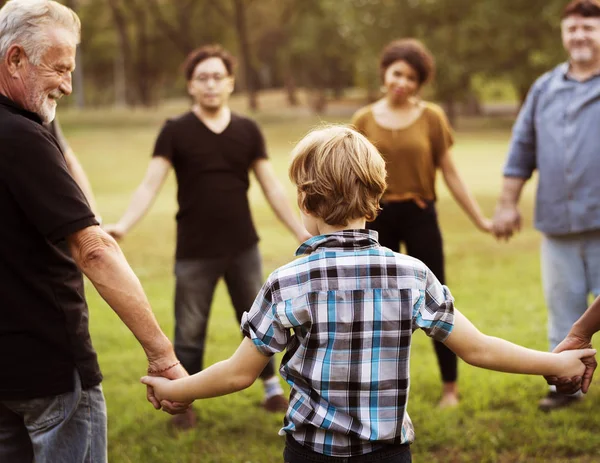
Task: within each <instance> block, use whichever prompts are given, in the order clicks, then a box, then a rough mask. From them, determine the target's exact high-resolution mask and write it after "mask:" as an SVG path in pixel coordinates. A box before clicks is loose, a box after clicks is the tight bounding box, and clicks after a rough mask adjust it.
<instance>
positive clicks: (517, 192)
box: [498, 177, 527, 207]
mask: <svg viewBox="0 0 600 463" xmlns="http://www.w3.org/2000/svg"><path fill="white" fill-rule="evenodd" d="M526 182H527V179H526V178H521V177H504V181H503V183H502V191H501V193H500V197H499V198H498V204H499V205H500V206H511V207H516V206H517V204H519V199H520V198H521V192H522V191H523V186H524V185H525V183H526Z"/></svg>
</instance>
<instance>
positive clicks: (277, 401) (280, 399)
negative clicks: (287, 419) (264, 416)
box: [260, 394, 289, 413]
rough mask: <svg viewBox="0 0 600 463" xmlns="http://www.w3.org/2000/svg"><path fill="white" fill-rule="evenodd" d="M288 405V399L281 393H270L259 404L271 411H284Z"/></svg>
mask: <svg viewBox="0 0 600 463" xmlns="http://www.w3.org/2000/svg"><path fill="white" fill-rule="evenodd" d="M288 405H289V402H288V400H287V399H286V398H285V397H284V396H283V395H282V394H277V395H272V396H271V397H269V398H268V399H265V400H263V402H262V403H261V404H260V406H261V407H262V408H264V409H265V410H266V411H268V412H271V413H276V412H286V411H287V409H288Z"/></svg>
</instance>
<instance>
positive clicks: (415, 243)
mask: <svg viewBox="0 0 600 463" xmlns="http://www.w3.org/2000/svg"><path fill="white" fill-rule="evenodd" d="M382 208H383V210H382V211H381V213H380V214H379V216H378V217H377V219H375V221H374V222H372V223H370V224H369V225H368V227H369V228H370V229H372V230H376V231H377V233H379V244H381V245H382V246H385V247H386V248H389V249H391V250H392V251H396V252H399V251H400V243H401V242H403V243H404V244H405V245H406V254H408V255H409V256H412V257H415V258H417V259H419V260H420V261H422V262H423V263H424V264H425V265H427V267H429V269H430V270H431V271H432V272H433V274H434V275H435V276H436V277H437V279H438V280H439V281H440V283H442V284H445V280H446V278H445V272H444V270H445V269H444V248H443V241H442V234H441V232H440V227H439V225H438V220H437V212H436V210H435V204H434V203H433V202H430V203H428V204H427V207H426V208H425V209H421V208H420V207H419V206H417V204H416V203H415V202H414V201H397V202H389V203H382ZM433 346H434V348H435V354H436V357H437V360H438V365H439V367H440V372H441V375H442V381H443V382H444V383H453V382H455V381H456V379H457V377H458V360H457V358H456V354H455V353H454V352H452V351H451V350H450V349H449V348H448V347H446V346H445V344H443V343H441V342H438V341H435V340H434V341H433Z"/></svg>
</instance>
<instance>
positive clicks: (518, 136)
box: [503, 76, 546, 179]
mask: <svg viewBox="0 0 600 463" xmlns="http://www.w3.org/2000/svg"><path fill="white" fill-rule="evenodd" d="M545 79H546V76H542V77H541V78H540V79H538V80H537V81H536V82H535V83H534V84H533V86H532V87H531V90H530V91H529V93H528V94H527V98H526V99H525V103H523V106H522V107H521V110H520V111H519V116H518V117H517V120H516V122H515V125H514V126H513V130H512V138H511V140H510V146H509V149H508V157H507V160H506V164H505V165H504V172H503V173H504V176H505V177H519V178H525V179H528V178H530V177H531V175H532V174H533V171H534V170H535V169H536V167H537V154H536V129H535V106H536V101H537V99H538V96H539V92H540V89H541V86H542V82H543V80H545Z"/></svg>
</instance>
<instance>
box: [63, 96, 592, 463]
mask: <svg viewBox="0 0 600 463" xmlns="http://www.w3.org/2000/svg"><path fill="white" fill-rule="evenodd" d="M276 106H277V105H276V104H275V105H273V107H276ZM183 109H185V105H181V104H175V105H172V106H168V107H161V108H158V109H156V110H155V111H146V112H126V111H121V112H119V111H98V112H94V111H88V112H84V113H78V112H73V111H65V112H63V113H61V121H62V124H63V126H64V131H65V133H66V135H67V137H68V139H69V141H70V143H71V145H72V146H73V148H74V150H75V151H76V153H77V154H78V155H79V157H80V159H81V161H82V163H83V165H84V167H85V169H86V170H87V172H88V174H89V176H90V179H91V182H92V185H93V188H94V191H95V194H96V197H97V201H98V205H99V207H100V212H101V214H102V215H103V217H104V220H105V222H107V223H108V222H112V221H114V220H116V219H118V218H119V216H120V214H121V213H122V212H123V211H124V209H125V207H126V206H127V204H128V201H129V198H130V195H131V193H132V192H133V189H134V188H135V186H136V185H137V184H138V182H139V181H140V180H141V178H142V176H143V174H144V171H145V169H146V165H147V161H148V159H149V156H150V153H151V150H152V147H153V143H154V138H155V136H156V134H157V131H158V129H159V128H160V125H161V124H162V121H163V120H164V118H165V117H167V116H169V115H174V114H177V113H178V112H181V111H182V110H183ZM282 114H283V115H282ZM257 119H258V120H259V121H260V122H261V124H262V127H263V129H264V132H265V134H266V137H267V142H268V147H269V152H270V155H271V158H272V161H273V164H274V166H275V168H276V170H277V172H278V173H279V175H280V178H281V179H282V180H283V181H284V182H285V183H286V184H288V182H287V172H286V167H287V161H288V153H289V151H290V149H291V147H292V146H293V143H294V142H295V141H297V140H298V139H299V138H300V137H301V136H302V135H303V134H304V133H305V132H306V131H307V130H308V129H309V128H310V127H311V126H313V125H315V124H316V123H318V122H319V120H318V119H317V118H316V117H314V116H310V115H308V114H303V115H294V114H292V113H290V112H285V111H284V112H283V113H278V112H276V111H274V110H273V109H269V108H268V107H267V109H266V110H265V112H264V113H261V114H259V115H258V116H257ZM327 120H328V121H330V122H341V121H344V120H343V119H342V118H341V116H339V115H338V116H336V117H335V118H331V119H327ZM460 127H461V130H459V131H458V133H457V137H456V138H457V145H456V149H455V159H456V162H457V164H458V166H459V168H460V171H461V172H462V174H463V176H464V178H465V179H466V181H467V183H468V185H469V186H470V187H471V189H472V191H473V193H474V194H475V196H476V197H477V199H478V200H479V201H480V204H481V205H482V208H483V210H484V211H485V212H486V213H487V214H492V212H493V208H494V203H495V198H496V195H497V194H498V191H499V188H500V183H501V175H500V172H501V166H502V163H503V158H504V155H505V152H506V148H507V143H508V138H509V125H507V124H506V123H504V122H501V123H493V124H490V123H489V122H488V121H467V122H465V123H463V124H461V126H460ZM173 177H174V176H173V175H171V176H170V178H169V180H168V182H167V184H166V185H165V187H164V188H163V190H162V192H161V194H160V196H159V198H158V200H157V201H156V203H155V204H154V206H153V208H152V209H151V211H150V213H149V214H148V216H147V217H146V218H145V219H144V220H143V221H142V222H141V223H140V224H139V226H138V227H137V228H136V229H135V230H134V231H133V232H132V233H131V234H130V235H129V236H128V237H127V238H126V239H125V240H124V241H123V243H122V247H123V250H124V252H125V254H126V256H127V258H128V260H129V262H130V263H131V265H132V267H133V269H134V270H135V272H136V273H137V275H138V276H139V278H140V280H141V281H142V284H143V286H144V288H145V290H146V292H147V294H148V297H149V299H150V301H151V303H152V305H153V307H154V310H155V312H156V315H157V317H158V319H159V321H160V323H161V326H162V327H163V329H164V330H165V332H166V333H167V334H168V335H169V336H171V335H172V333H173V313H172V312H173V309H172V299H173V276H172V267H173V253H174V231H175V221H174V213H175V210H176V203H175V183H174V178H173ZM533 187H534V185H533V184H531V185H529V187H528V189H527V190H526V192H525V197H524V199H523V202H522V211H523V213H524V216H525V229H524V231H523V233H521V235H519V236H518V237H517V238H516V239H514V240H513V241H512V242H510V243H509V244H504V243H496V242H495V241H494V240H493V239H492V238H490V237H489V236H484V235H482V234H481V233H479V232H477V231H476V230H475V228H474V227H473V226H471V224H470V222H469V221H468V219H467V218H466V216H465V215H464V214H463V213H462V212H461V211H460V210H459V209H458V207H457V206H456V204H455V203H454V202H453V200H452V199H451V198H450V197H449V194H448V192H447V191H446V189H445V187H444V185H442V184H441V182H440V185H439V188H438V193H439V197H440V198H439V202H438V209H439V214H440V221H441V226H442V230H443V233H444V239H445V250H446V257H447V275H448V285H449V286H450V288H451V290H452V292H453V294H454V296H455V298H456V305H457V307H459V308H460V309H461V310H462V311H463V312H464V313H465V314H466V315H467V316H468V317H469V318H471V320H473V322H474V323H475V324H476V325H477V326H478V327H479V328H480V329H481V330H482V331H484V332H485V333H487V334H491V335H496V336H500V337H503V338H506V339H509V340H511V341H514V342H517V343H521V344H525V345H527V346H529V347H533V348H538V349H542V350H544V349H546V346H547V343H546V309H545V306H544V302H543V298H542V293H541V284H540V276H539V263H538V262H539V241H540V238H539V234H538V233H537V232H535V231H534V230H533V229H532V219H531V217H532V197H533V189H534V188H533ZM289 194H290V199H291V198H293V190H292V188H291V186H289ZM250 196H251V202H252V209H253V213H254V219H255V223H256V225H257V229H258V231H259V234H260V236H261V242H260V248H261V251H262V254H263V257H264V271H265V276H266V275H267V274H268V273H269V272H270V271H272V270H273V269H274V268H275V267H277V266H279V265H281V264H283V263H285V262H287V261H288V260H290V259H291V257H292V255H293V252H294V250H295V247H296V243H295V242H294V240H293V238H292V237H291V235H289V233H287V232H286V230H285V229H284V227H283V226H282V225H281V224H280V223H279V222H278V221H277V220H276V218H275V217H274V215H273V213H272V212H271V211H270V209H269V207H268V205H267V204H266V202H265V200H264V199H263V197H262V194H261V192H260V190H259V189H258V188H257V185H256V184H253V186H252V188H251V191H250ZM206 220H207V224H210V220H211V218H210V217H206ZM87 291H88V292H87V294H88V300H89V303H90V310H91V331H92V337H93V340H94V345H95V347H96V349H97V351H98V353H99V358H100V363H101V367H102V370H103V372H104V375H105V381H104V383H103V385H104V391H105V395H106V399H107V402H108V410H109V453H110V461H111V462H115V463H121V462H135V463H139V462H143V463H158V462H161V463H162V462H182V463H183V462H186V463H192V462H203V463H217V462H220V463H250V462H251V463H269V462H281V461H282V458H281V454H282V449H283V439H282V438H281V437H279V436H278V435H277V431H278V430H279V428H280V425H281V422H282V415H269V414H266V413H264V412H263V411H262V410H261V409H259V408H258V407H257V404H258V402H259V401H260V399H261V394H262V387H261V385H260V384H255V385H254V386H252V387H251V388H249V389H248V390H246V391H243V392H241V393H238V394H235V395H231V396H226V397H222V398H216V399H211V400H206V401H203V402H197V403H196V405H195V407H196V410H197V414H198V418H199V424H198V428H197V430H194V431H191V432H188V433H185V434H181V435H177V436H173V435H171V434H170V433H169V430H168V426H167V423H168V418H169V417H168V415H166V414H164V413H162V412H156V411H154V410H153V409H152V408H151V406H150V405H149V404H148V403H147V402H146V400H145V394H144V388H143V387H142V386H141V385H140V384H139V383H138V379H139V377H140V376H141V375H142V374H143V373H144V369H145V366H146V365H145V359H144V356H143V352H142V350H141V348H140V347H139V345H138V344H137V343H136V341H135V340H134V338H133V336H132V335H131V334H130V332H129V331H128V330H127V329H126V328H125V326H124V325H123V324H122V323H120V321H119V320H118V319H117V317H116V316H115V314H114V313H113V312H112V311H111V310H110V308H109V307H108V306H107V305H106V304H105V303H104V302H103V301H102V300H101V299H100V298H99V297H98V295H97V294H96V293H95V291H94V289H93V288H92V287H91V286H90V285H88V290H87ZM239 339H240V338H239V329H238V324H237V321H236V320H235V317H234V314H233V310H232V308H231V306H230V302H229V298H228V295H227V292H226V290H225V288H224V286H223V285H220V286H219V288H218V290H217V293H216V297H215V300H214V305H213V310H212V317H211V320H210V327H209V337H208V342H207V344H208V352H207V359H206V363H207V364H211V363H214V362H216V361H218V360H221V359H223V358H225V357H227V356H229V355H230V354H231V353H232V352H233V350H234V349H235V348H236V346H237V344H238V343H239ZM459 370H460V371H459V374H460V391H461V396H462V402H461V405H460V407H459V408H458V409H455V410H448V411H439V410H437V409H436V407H435V404H436V402H437V400H438V398H439V393H440V379H439V371H438V368H437V364H436V359H435V356H434V353H433V348H432V346H431V343H430V341H429V339H427V338H426V337H425V336H424V334H423V333H416V335H415V338H414V345H413V350H412V362H411V375H412V387H411V395H410V400H409V407H408V410H409V413H410V415H411V418H412V420H413V422H414V425H415V428H416V436H417V437H416V441H415V443H414V445H413V446H412V451H413V458H414V461H415V462H547V461H556V462H567V461H568V462H594V461H600V418H599V417H600V389H599V388H598V387H594V386H593V387H592V390H591V391H590V393H589V394H588V397H587V400H585V401H583V402H582V403H579V404H577V405H576V406H574V407H573V408H571V409H569V410H565V411H558V412H554V413H551V414H542V413H540V412H539V411H538V410H537V407H536V404H537V401H538V399H539V398H540V397H541V396H542V395H543V394H544V393H545V391H546V389H545V382H544V380H543V379H542V378H538V377H525V376H514V375H506V374H500V373H495V372H489V371H484V370H478V369H475V368H473V367H470V366H468V365H466V364H464V363H461V364H460V366H459Z"/></svg>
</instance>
